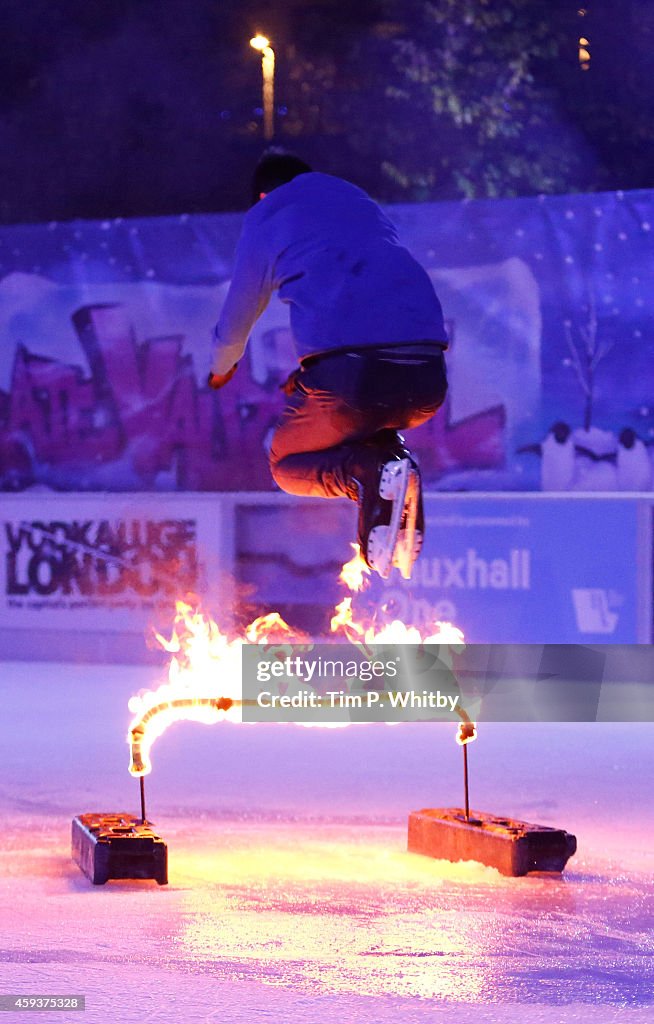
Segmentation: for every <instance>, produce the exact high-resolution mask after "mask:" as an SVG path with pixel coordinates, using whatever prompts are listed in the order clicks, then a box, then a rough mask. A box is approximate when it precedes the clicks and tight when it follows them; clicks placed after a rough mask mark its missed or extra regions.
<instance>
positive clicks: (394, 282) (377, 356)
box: [209, 152, 447, 579]
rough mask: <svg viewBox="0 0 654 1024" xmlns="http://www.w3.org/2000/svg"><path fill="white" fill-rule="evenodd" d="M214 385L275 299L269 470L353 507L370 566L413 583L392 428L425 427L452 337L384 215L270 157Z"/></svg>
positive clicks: (403, 463) (243, 249) (288, 487)
mask: <svg viewBox="0 0 654 1024" xmlns="http://www.w3.org/2000/svg"><path fill="white" fill-rule="evenodd" d="M253 186H254V206H253V207H252V208H251V209H250V210H249V212H248V213H247V214H246V216H245V220H244V224H243V230H242V233H241V237H240V239H239V242H238V247H237V251H236V261H235V269H234V275H233V278H232V282H231V286H230V289H229V292H228V295H227V298H226V300H225V304H224V306H223V309H222V313H221V316H220V320H219V321H218V324H217V326H216V329H215V342H216V346H215V351H214V356H213V362H212V368H211V373H210V375H209V383H210V384H211V386H212V387H214V388H220V387H223V386H224V385H225V384H226V383H227V382H228V381H229V380H230V379H231V378H232V376H233V375H234V373H235V372H236V366H237V364H238V361H239V359H240V358H241V356H242V355H243V351H244V349H245V346H246V344H247V340H248V338H249V335H250V332H251V330H252V327H253V326H254V323H255V322H256V320H257V319H258V318H259V317H260V316H261V314H262V313H263V311H264V309H265V308H266V306H267V305H268V302H269V300H270V297H271V295H272V292H273V291H275V290H278V292H279V297H280V299H281V301H282V302H286V303H287V304H288V305H289V306H290V321H291V330H292V333H293V336H294V339H295V343H296V346H297V350H298V356H299V367H298V369H297V370H296V371H295V372H294V373H292V374H291V376H290V377H289V379H288V380H287V382H286V384H285V385H284V390H285V392H286V395H287V396H288V401H287V403H286V407H285V409H284V411H283V413H282V415H281V417H280V419H279V421H278V423H277V425H276V427H275V430H274V434H273V437H272V444H271V448H270V468H271V472H272V475H273V478H274V479H275V481H276V483H277V484H278V485H279V486H280V487H281V489H282V490H284V491H288V492H289V493H290V494H301V495H310V496H316V495H318V496H320V497H324V498H340V497H343V496H345V497H348V498H351V499H352V500H353V501H357V502H358V505H359V520H358V540H359V545H360V549H361V554H362V555H363V557H364V558H365V560H366V562H367V563H368V565H369V566H370V568H371V569H374V570H376V571H377V572H378V573H379V574H380V575H381V576H383V577H384V578H387V577H388V576H389V574H390V572H391V569H392V567H393V565H396V566H397V567H398V568H399V569H400V572H401V574H402V576H404V578H405V579H409V577H410V576H411V570H412V567H413V563H414V562H415V559H416V558H417V556H418V553H419V551H420V547H421V544H422V538H423V534H424V513H423V508H422V494H421V484H420V473H419V470H418V466H417V464H416V461H415V459H414V458H413V457H412V455H411V453H410V452H409V451H408V449H407V448H406V447H405V444H404V439H403V438H402V437H401V435H400V434H398V432H397V431H398V429H402V428H406V427H415V426H418V425H419V424H420V423H424V422H425V421H426V420H428V419H429V418H430V417H431V416H433V415H434V413H435V412H436V410H437V409H438V408H439V406H440V405H442V403H443V400H444V398H445V393H446V390H447V378H446V372H445V361H444V357H443V352H444V350H445V349H446V348H447V335H446V332H445V326H444V323H443V313H442V310H441V305H440V302H439V301H438V298H437V296H436V293H435V291H434V288H433V286H432V284H431V281H430V279H429V277H428V275H427V273H426V272H425V270H424V269H423V268H422V267H421V266H420V264H419V263H417V262H416V260H415V259H414V258H413V257H412V256H411V254H410V253H409V252H408V250H407V249H405V248H404V247H403V246H401V245H400V244H399V242H398V236H397V231H396V229H395V227H394V226H393V225H392V224H391V222H390V221H389V220H388V219H387V217H386V216H385V214H384V213H383V212H382V211H381V209H380V208H379V206H377V204H376V203H375V202H373V200H372V199H371V198H370V197H369V196H368V195H366V193H365V192H363V191H362V190H361V189H359V188H357V187H356V186H355V185H352V184H350V183H349V182H347V181H343V180H342V179H341V178H336V177H332V176H331V175H327V174H318V173H314V172H313V171H312V170H311V168H310V167H309V166H308V165H307V164H305V163H304V162H303V161H302V160H300V159H298V158H297V157H295V156H293V155H291V154H288V153H282V152H269V153H267V154H264V156H263V157H262V159H261V160H260V162H259V164H258V166H257V168H256V171H255V175H254V182H253Z"/></svg>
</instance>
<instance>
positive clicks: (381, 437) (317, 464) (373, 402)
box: [270, 343, 447, 498]
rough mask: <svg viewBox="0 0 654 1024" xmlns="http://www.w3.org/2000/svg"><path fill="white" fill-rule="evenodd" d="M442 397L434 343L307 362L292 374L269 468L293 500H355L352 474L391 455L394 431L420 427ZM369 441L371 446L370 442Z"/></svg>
mask: <svg viewBox="0 0 654 1024" xmlns="http://www.w3.org/2000/svg"><path fill="white" fill-rule="evenodd" d="M446 391H447V377H446V372H445V360H444V357H443V352H442V350H441V349H440V348H438V347H437V346H436V345H434V346H431V345H427V344H425V343H417V344H416V345H415V346H412V345H406V346H401V347H400V346H392V347H388V348H375V349H364V350H358V351H352V352H337V353H329V354H327V355H323V356H317V357H310V358H309V359H307V360H304V361H303V364H302V366H301V367H300V369H299V370H297V371H296V372H295V373H294V374H292V375H291V377H290V378H289V380H288V382H287V388H286V392H287V394H289V399H288V402H287V404H286V408H285V409H284V412H283V413H282V415H281V417H280V419H279V421H278V423H277V426H276V427H275V431H274V434H273V437H272V444H271V449H270V468H271V471H272V475H273V477H274V479H275V481H276V483H277V484H278V485H279V486H280V487H281V489H282V490H283V491H288V492H289V493H290V494H303V495H308V496H319V497H323V498H339V497H343V496H344V495H345V496H346V497H349V498H356V491H355V490H353V486H352V481H351V475H350V474H351V472H352V469H353V467H357V469H358V468H360V467H361V466H362V465H363V467H364V469H365V467H366V466H370V467H371V468H372V467H373V466H374V465H376V464H377V463H378V461H379V455H380V450H381V451H382V454H383V451H384V449H386V450H388V457H389V458H390V457H391V456H392V454H393V449H394V447H396V446H397V443H398V438H397V434H396V433H395V430H397V429H404V428H406V427H417V426H418V425H419V424H420V423H424V422H425V421H426V420H428V419H430V417H432V416H433V415H434V413H435V412H436V410H437V409H438V407H439V406H440V405H442V403H443V400H444V398H445V393H446ZM371 442H372V443H371Z"/></svg>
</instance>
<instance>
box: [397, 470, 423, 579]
mask: <svg viewBox="0 0 654 1024" xmlns="http://www.w3.org/2000/svg"><path fill="white" fill-rule="evenodd" d="M408 461H409V465H410V469H409V479H408V482H407V488H406V494H405V497H404V508H403V511H402V520H401V522H400V529H399V532H398V535H397V541H396V543H395V550H394V552H393V565H394V566H397V568H398V569H399V570H400V575H401V576H402V577H403V578H404V579H405V580H410V579H411V573H412V572H413V566H414V564H415V562H416V559H417V558H418V555H419V554H420V549H421V548H422V541H423V536H424V530H425V525H424V523H425V517H424V511H423V504H422V485H421V481H420V471H419V470H418V467H417V466H416V465H415V463H414V462H413V461H412V460H410V459H409V460H408Z"/></svg>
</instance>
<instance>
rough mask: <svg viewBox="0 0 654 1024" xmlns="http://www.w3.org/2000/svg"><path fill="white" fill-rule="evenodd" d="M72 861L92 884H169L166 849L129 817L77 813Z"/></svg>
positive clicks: (160, 841)
mask: <svg viewBox="0 0 654 1024" xmlns="http://www.w3.org/2000/svg"><path fill="white" fill-rule="evenodd" d="M71 853H72V858H73V860H74V861H75V863H76V864H78V865H79V867H80V868H81V869H82V871H83V872H84V874H85V875H86V876H87V878H90V880H91V881H92V882H93V884H94V885H104V883H105V882H108V881H109V879H110V878H154V879H155V880H156V881H157V882H158V883H159V885H166V883H167V882H168V848H167V846H166V844H165V843H164V841H163V839H161V837H160V836H158V835H155V833H154V832H153V831H152V829H151V828H150V825H149V824H145V825H144V824H142V823H141V819H140V818H134V817H133V816H132V815H131V814H120V813H117V814H80V815H78V816H77V817H76V818H73V827H72V849H71Z"/></svg>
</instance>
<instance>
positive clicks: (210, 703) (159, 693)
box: [128, 601, 303, 776]
mask: <svg viewBox="0 0 654 1024" xmlns="http://www.w3.org/2000/svg"><path fill="white" fill-rule="evenodd" d="M154 635H155V637H156V639H157V642H158V643H159V644H160V645H161V646H162V647H163V649H164V650H165V651H168V652H169V653H170V654H172V658H171V662H170V666H169V669H168V681H167V682H166V683H163V684H162V685H161V686H159V687H158V688H157V689H156V690H145V691H142V692H141V693H139V694H137V695H136V696H134V697H131V698H130V700H129V702H128V708H129V710H130V711H131V712H132V714H133V715H134V718H133V719H132V722H131V724H130V727H129V735H128V742H129V744H130V754H131V757H130V765H129V770H130V773H131V774H132V775H136V776H138V775H147V774H148V773H149V772H150V771H151V770H152V762H151V760H150V750H151V748H152V744H153V743H154V742H155V740H157V739H158V738H159V737H160V736H162V735H163V733H164V732H165V731H166V729H168V727H169V726H170V725H172V724H173V722H180V721H191V722H202V723H204V724H205V725H213V724H214V722H221V721H225V720H230V721H236V722H238V721H241V718H242V716H241V708H242V707H243V704H244V703H245V702H244V701H243V700H242V699H241V647H242V646H243V644H244V643H245V642H246V641H247V642H249V643H257V644H271V645H273V655H274V653H276V652H277V649H279V650H283V648H279V643H280V641H282V640H284V641H286V643H287V644H290V643H292V642H293V641H297V640H301V639H303V637H302V634H299V633H298V632H297V631H294V630H292V629H291V627H290V626H288V625H287V624H286V623H285V622H284V620H283V619H282V617H281V616H280V615H278V614H277V612H274V613H272V614H270V615H264V616H261V617H260V618H258V619H255V621H254V622H252V623H251V624H250V625H249V626H248V627H247V629H246V631H245V636H244V637H238V636H237V637H235V638H233V639H231V640H230V639H229V638H228V637H227V636H226V634H224V633H223V632H221V630H220V628H219V627H218V625H217V624H216V623H215V622H214V621H213V619H211V618H209V617H208V616H206V615H204V613H203V612H202V611H201V609H200V608H199V607H198V606H195V607H194V606H193V605H191V604H189V603H188V601H176V602H175V618H174V621H173V631H172V634H171V636H170V637H164V636H162V634H161V633H157V632H155V634H154ZM274 645H277V648H275V647H274Z"/></svg>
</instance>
